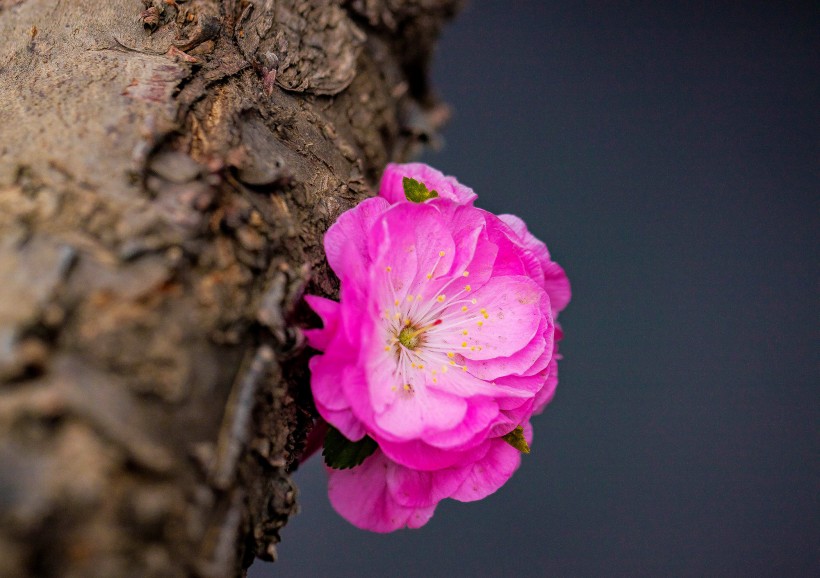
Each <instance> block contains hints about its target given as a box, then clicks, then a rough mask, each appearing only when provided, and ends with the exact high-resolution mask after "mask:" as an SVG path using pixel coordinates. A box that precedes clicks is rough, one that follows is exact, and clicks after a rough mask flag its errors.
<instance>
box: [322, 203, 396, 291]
mask: <svg viewBox="0 0 820 578" xmlns="http://www.w3.org/2000/svg"><path fill="white" fill-rule="evenodd" d="M388 207H389V204H388V203H387V202H386V201H385V200H384V199H381V198H379V197H374V198H371V199H365V200H364V201H362V202H361V203H359V204H358V205H356V206H355V207H354V208H352V209H350V210H349V211H345V212H344V213H342V214H341V215H339V218H338V219H337V220H336V222H335V223H333V225H331V226H330V228H329V229H328V230H327V233H325V238H324V245H325V253H326V254H327V262H328V263H329V264H330V267H331V268H332V269H333V270H334V271H335V272H336V274H337V275H338V276H339V277H342V276H344V275H347V274H353V275H354V279H355V275H356V274H360V273H361V271H362V270H363V269H364V268H365V267H367V266H368V265H369V263H370V256H369V254H368V252H367V239H368V237H369V235H370V230H371V228H372V226H373V223H374V222H375V221H376V219H378V218H379V217H380V216H381V215H382V213H384V212H385V211H386V210H387V209H388Z"/></svg>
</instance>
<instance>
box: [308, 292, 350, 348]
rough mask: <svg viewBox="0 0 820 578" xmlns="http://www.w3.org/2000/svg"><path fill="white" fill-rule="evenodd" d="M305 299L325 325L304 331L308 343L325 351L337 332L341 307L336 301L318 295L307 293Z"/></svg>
mask: <svg viewBox="0 0 820 578" xmlns="http://www.w3.org/2000/svg"><path fill="white" fill-rule="evenodd" d="M305 301H306V302H307V304H308V305H310V308H311V309H313V310H314V311H315V312H316V314H317V315H318V316H319V317H320V318H321V319H322V323H323V324H324V327H323V328H322V329H306V330H304V331H303V333H304V335H305V338H306V339H307V342H308V345H310V346H311V347H313V348H314V349H318V350H319V351H324V350H325V349H326V348H327V345H328V343H329V342H330V340H331V339H332V338H333V336H334V335H335V333H336V329H337V327H338V325H339V316H340V309H341V307H340V306H339V303H337V302H336V301H331V300H330V299H325V298H324V297H319V296H318V295H305Z"/></svg>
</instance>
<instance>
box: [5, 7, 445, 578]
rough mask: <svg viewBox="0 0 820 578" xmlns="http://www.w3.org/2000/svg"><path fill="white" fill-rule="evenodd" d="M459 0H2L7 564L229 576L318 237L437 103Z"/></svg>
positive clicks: (281, 441) (270, 491)
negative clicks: (445, 30) (434, 62)
mask: <svg viewBox="0 0 820 578" xmlns="http://www.w3.org/2000/svg"><path fill="white" fill-rule="evenodd" d="M456 4H457V1H455V0H412V1H400V0H349V1H343V0H337V1H331V0H276V1H274V0H256V1H252V2H249V1H243V0H223V1H221V2H219V1H216V0H189V1H183V0H176V1H174V0H154V1H150V0H146V1H141V0H106V1H103V2H100V1H97V0H76V1H70V2H69V1H62V2H58V1H45V0H43V1H37V0H0V464H1V465H0V576H4V577H5V576H26V577H30V576H57V575H59V576H65V577H69V578H73V577H83V578H86V577H94V576H117V577H127V576H139V577H147V576H162V577H172V576H202V577H222V576H239V575H242V574H243V572H244V568H246V567H247V566H249V565H250V563H251V561H252V560H253V558H254V556H260V557H262V558H265V559H273V558H274V557H275V555H276V550H275V544H276V542H278V540H279V536H278V530H279V528H281V526H283V525H284V524H285V523H286V522H287V519H288V517H289V516H290V515H291V514H292V513H294V511H295V508H296V506H295V488H294V486H293V484H292V482H291V480H290V477H289V475H288V472H289V471H291V470H292V469H293V467H295V463H296V460H297V459H298V457H299V454H300V451H301V448H302V447H303V444H304V439H305V434H306V431H307V430H308V428H309V427H310V423H311V411H312V407H311V403H310V394H309V390H308V385H307V380H306V372H305V358H306V353H305V352H304V351H302V348H301V343H300V339H299V333H298V330H295V329H294V328H293V326H294V325H295V324H296V323H298V321H299V320H300V318H302V319H304V316H305V313H304V311H303V310H302V309H301V308H300V307H299V306H298V303H299V297H300V295H301V294H302V292H303V291H304V290H305V289H307V290H309V291H311V292H314V293H322V294H328V295H333V294H334V292H335V291H336V284H335V281H334V279H333V277H332V274H331V273H329V271H328V270H327V268H326V265H325V263H324V254H323V250H322V247H321V237H322V234H323V232H324V231H325V229H326V228H327V227H328V225H329V224H330V223H331V222H332V221H333V220H334V219H335V218H336V216H337V215H338V214H339V213H340V212H341V211H343V210H345V209H347V208H349V207H351V206H353V205H354V204H355V203H356V202H358V201H359V200H361V199H362V198H364V197H365V196H367V195H369V194H371V192H372V190H373V187H374V185H375V183H376V181H377V179H378V176H379V173H380V171H381V169H382V168H383V166H384V165H385V163H386V162H388V161H389V160H394V159H402V158H406V157H407V156H408V154H410V153H411V152H412V150H413V148H414V147H415V146H417V145H418V143H420V142H421V141H423V140H424V139H426V138H428V137H429V136H430V135H431V134H432V133H434V131H435V129H436V127H437V126H438V125H439V124H440V122H441V121H442V120H443V116H444V113H443V107H441V106H439V105H437V104H436V103H435V100H434V99H433V98H432V97H431V95H430V93H429V91H428V87H427V85H426V76H425V75H426V67H427V62H428V60H429V55H430V51H431V48H432V46H433V43H434V40H435V38H436V36H437V33H438V31H439V28H440V26H441V25H442V23H443V22H444V21H445V20H446V18H448V17H449V16H450V15H451V14H452V13H453V11H454V10H455V8H456V6H455V5H456Z"/></svg>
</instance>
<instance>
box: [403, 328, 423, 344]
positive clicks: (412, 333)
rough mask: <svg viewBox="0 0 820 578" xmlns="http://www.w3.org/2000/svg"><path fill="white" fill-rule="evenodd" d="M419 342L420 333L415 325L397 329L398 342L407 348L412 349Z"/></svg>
mask: <svg viewBox="0 0 820 578" xmlns="http://www.w3.org/2000/svg"><path fill="white" fill-rule="evenodd" d="M420 342H421V334H420V332H419V330H418V329H416V328H415V327H405V328H404V329H402V330H401V331H399V343H401V344H402V345H404V346H405V347H406V348H407V349H410V350H414V349H416V347H418V346H419V344H420Z"/></svg>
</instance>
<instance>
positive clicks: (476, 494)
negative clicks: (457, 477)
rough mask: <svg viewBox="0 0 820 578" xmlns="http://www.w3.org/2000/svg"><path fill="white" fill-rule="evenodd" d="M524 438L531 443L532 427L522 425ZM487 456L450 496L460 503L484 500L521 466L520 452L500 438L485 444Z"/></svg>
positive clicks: (476, 464) (477, 463)
mask: <svg viewBox="0 0 820 578" xmlns="http://www.w3.org/2000/svg"><path fill="white" fill-rule="evenodd" d="M524 437H525V438H526V440H527V442H529V443H531V442H532V427H531V426H530V424H529V423H526V424H524ZM487 443H488V444H490V449H489V451H488V452H487V454H486V455H485V456H484V457H483V458H482V459H480V460H478V461H476V462H475V464H474V465H473V467H472V469H471V471H470V473H469V474H468V476H467V478H466V479H465V480H464V483H463V484H462V485H461V486H460V487H459V488H458V489H457V490H456V491H455V492H454V493H453V494H452V495H451V496H450V497H451V498H453V499H454V500H458V501H460V502H474V501H476V500H481V499H482V498H486V497H487V496H489V495H490V494H492V493H493V492H495V491H496V490H498V489H499V488H500V487H501V486H503V485H504V484H505V483H506V482H507V480H509V479H510V477H511V476H512V475H513V473H514V472H515V470H517V469H518V466H520V465H521V452H519V451H518V450H517V449H515V448H514V447H512V446H511V445H510V444H508V443H507V442H505V441H504V440H502V439H500V438H495V439H493V440H490V441H488V442H487Z"/></svg>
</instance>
